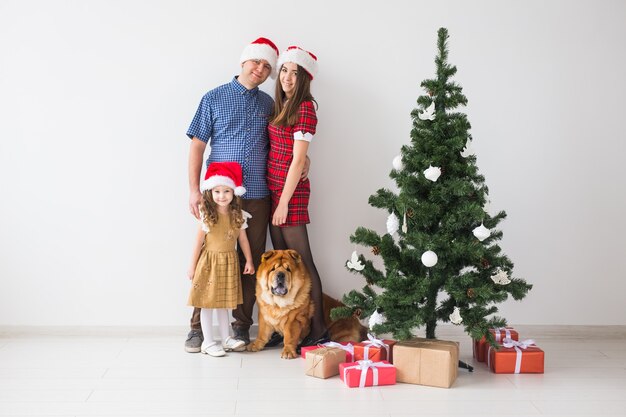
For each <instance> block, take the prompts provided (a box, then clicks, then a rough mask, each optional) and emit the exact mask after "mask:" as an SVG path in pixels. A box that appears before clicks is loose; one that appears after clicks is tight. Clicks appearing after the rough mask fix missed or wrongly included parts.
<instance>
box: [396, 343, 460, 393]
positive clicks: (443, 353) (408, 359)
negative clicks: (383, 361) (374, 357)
mask: <svg viewBox="0 0 626 417" xmlns="http://www.w3.org/2000/svg"><path fill="white" fill-rule="evenodd" d="M393 364H394V366H395V367H396V370H397V380H398V382H404V383H407V384H418V385H429V386H432V387H442V388H449V387H450V386H452V384H453V383H454V381H455V380H456V377H457V369H458V366H459V344H458V343H457V342H451V341H447V340H437V339H423V338H415V339H411V340H406V341H403V342H398V343H396V345H395V346H394V348H393Z"/></svg>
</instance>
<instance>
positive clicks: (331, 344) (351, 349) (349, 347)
mask: <svg viewBox="0 0 626 417" xmlns="http://www.w3.org/2000/svg"><path fill="white" fill-rule="evenodd" d="M318 346H324V347H334V348H339V349H341V350H345V351H346V352H348V353H349V354H351V355H352V357H354V345H352V343H348V344H347V345H342V344H341V343H337V342H326V343H322V344H321V345H318Z"/></svg>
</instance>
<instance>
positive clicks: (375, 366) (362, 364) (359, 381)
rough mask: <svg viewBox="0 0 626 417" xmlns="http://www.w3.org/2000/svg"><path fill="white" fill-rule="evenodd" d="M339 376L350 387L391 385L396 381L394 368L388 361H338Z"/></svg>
mask: <svg viewBox="0 0 626 417" xmlns="http://www.w3.org/2000/svg"><path fill="white" fill-rule="evenodd" d="M339 378H341V380H342V381H343V382H345V384H346V385H347V386H349V387H350V388H354V387H360V388H363V387H372V386H380V385H393V384H395V383H396V368H395V367H394V366H393V365H392V364H390V363H389V362H388V361H380V362H374V361H370V360H360V361H356V362H351V363H340V364H339Z"/></svg>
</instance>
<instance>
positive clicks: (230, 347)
mask: <svg viewBox="0 0 626 417" xmlns="http://www.w3.org/2000/svg"><path fill="white" fill-rule="evenodd" d="M222 347H223V348H224V350H225V351H227V352H230V351H233V352H243V351H244V350H246V342H244V341H243V340H237V339H233V338H232V337H230V336H228V337H227V338H226V340H224V341H223V342H222Z"/></svg>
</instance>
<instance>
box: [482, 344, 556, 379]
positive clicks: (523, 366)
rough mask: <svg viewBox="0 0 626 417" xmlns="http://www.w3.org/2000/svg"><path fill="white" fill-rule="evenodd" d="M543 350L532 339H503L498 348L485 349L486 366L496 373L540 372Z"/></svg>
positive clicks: (541, 369) (541, 371) (542, 362)
mask: <svg viewBox="0 0 626 417" xmlns="http://www.w3.org/2000/svg"><path fill="white" fill-rule="evenodd" d="M543 364H544V352H543V350H541V349H540V348H539V347H537V346H536V345H535V342H534V340H532V339H528V340H523V341H521V342H518V341H516V340H512V339H504V341H503V342H502V345H501V346H499V347H498V348H494V347H493V346H490V347H489V349H488V350H487V366H488V367H489V368H490V369H491V370H492V371H493V372H494V373H496V374H542V373H543Z"/></svg>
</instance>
